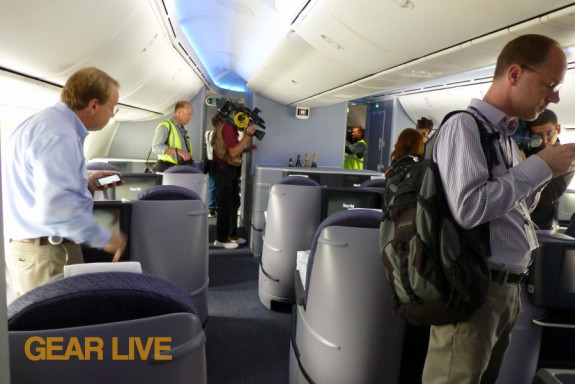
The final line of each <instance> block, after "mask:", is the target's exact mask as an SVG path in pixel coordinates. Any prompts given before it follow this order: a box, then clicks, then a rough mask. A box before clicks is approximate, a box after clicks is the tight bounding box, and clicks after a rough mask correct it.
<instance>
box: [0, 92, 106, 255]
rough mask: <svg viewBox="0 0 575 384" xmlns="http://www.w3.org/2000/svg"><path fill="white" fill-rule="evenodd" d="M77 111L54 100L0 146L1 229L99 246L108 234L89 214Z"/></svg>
mask: <svg viewBox="0 0 575 384" xmlns="http://www.w3.org/2000/svg"><path fill="white" fill-rule="evenodd" d="M87 135H88V131H87V130H86V128H85V127H84V125H83V124H82V122H81V121H80V119H79V118H78V116H77V115H76V114H75V113H74V112H73V111H72V110H71V109H70V108H68V107H67V106H66V105H65V104H64V103H62V102H58V103H56V104H55V105H54V106H52V107H49V108H47V109H45V110H43V111H41V112H40V113H38V114H36V115H35V116H32V117H30V118H29V119H28V120H26V121H24V122H23V123H22V124H20V125H19V126H18V127H16V129H14V130H13V131H12V132H10V133H9V135H8V140H7V142H6V143H5V145H4V146H3V148H2V151H3V152H2V178H3V183H2V185H3V188H4V196H5V198H4V234H5V236H6V237H7V238H11V239H16V240H21V239H28V238H37V237H42V236H52V235H56V236H61V237H65V238H68V239H70V240H72V241H74V242H77V243H88V244H90V245H92V246H94V247H99V248H102V247H104V246H105V245H106V244H107V243H108V242H109V241H110V239H111V234H110V233H109V232H108V231H107V230H106V229H104V228H103V227H101V226H100V225H98V224H97V223H96V221H95V220H94V219H93V217H92V208H93V200H92V196H91V194H90V191H89V190H88V171H87V170H86V162H85V158H84V140H85V138H86V136H87Z"/></svg>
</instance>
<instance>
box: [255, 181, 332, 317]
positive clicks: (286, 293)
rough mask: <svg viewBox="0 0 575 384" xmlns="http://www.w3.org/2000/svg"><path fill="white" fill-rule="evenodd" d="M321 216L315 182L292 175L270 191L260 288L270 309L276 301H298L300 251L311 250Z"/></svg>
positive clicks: (263, 299) (262, 299)
mask: <svg viewBox="0 0 575 384" xmlns="http://www.w3.org/2000/svg"><path fill="white" fill-rule="evenodd" d="M320 215H321V187H320V186H319V185H318V184H317V183H316V182H315V181H313V180H311V179H308V178H305V177H296V176H289V177H286V178H284V179H282V180H281V181H280V182H279V183H278V184H275V185H274V186H272V188H271V189H270V196H269V200H268V209H267V219H266V225H265V233H264V237H263V250H262V257H261V262H260V276H259V288H258V293H259V297H260V301H261V302H262V304H263V305H264V306H266V307H267V308H271V305H272V301H276V302H287V303H290V302H294V299H295V289H294V271H295V267H296V260H297V252H298V251H302V250H307V249H309V245H310V244H311V239H312V238H313V235H314V233H315V230H316V228H317V226H318V225H319V223H320Z"/></svg>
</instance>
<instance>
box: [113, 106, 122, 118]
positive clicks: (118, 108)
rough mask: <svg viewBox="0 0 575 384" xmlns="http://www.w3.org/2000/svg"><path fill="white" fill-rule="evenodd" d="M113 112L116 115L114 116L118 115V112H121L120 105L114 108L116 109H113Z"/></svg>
mask: <svg viewBox="0 0 575 384" xmlns="http://www.w3.org/2000/svg"><path fill="white" fill-rule="evenodd" d="M112 112H113V113H114V116H116V114H117V113H118V112H120V106H119V105H116V106H115V107H114V109H112Z"/></svg>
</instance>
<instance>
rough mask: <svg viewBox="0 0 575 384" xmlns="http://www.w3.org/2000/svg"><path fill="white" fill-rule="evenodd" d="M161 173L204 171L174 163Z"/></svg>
mask: <svg viewBox="0 0 575 384" xmlns="http://www.w3.org/2000/svg"><path fill="white" fill-rule="evenodd" d="M163 173H204V172H203V171H201V170H200V169H198V168H196V167H192V166H191V165H175V166H173V167H170V168H168V169H166V170H165V171H164V172H163Z"/></svg>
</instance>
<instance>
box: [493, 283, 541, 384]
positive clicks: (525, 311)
mask: <svg viewBox="0 0 575 384" xmlns="http://www.w3.org/2000/svg"><path fill="white" fill-rule="evenodd" d="M545 312H546V311H545V309H543V308H539V307H536V306H534V305H533V304H531V303H530V302H529V298H528V296H527V284H526V283H523V285H522V286H521V313H520V314H519V318H518V319H517V324H516V325H515V327H514V328H513V331H512V332H511V341H510V342H509V347H508V348H507V352H506V353H505V358H504V359H503V363H502V364H501V369H500V370H499V376H498V377H497V381H496V384H507V383H513V384H531V383H532V381H533V377H534V376H535V374H536V372H537V364H538V360H539V351H540V347H541V337H542V332H543V329H542V327H541V326H539V325H537V324H534V323H533V320H534V319H538V318H541V317H542V316H543V315H544V314H545Z"/></svg>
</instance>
